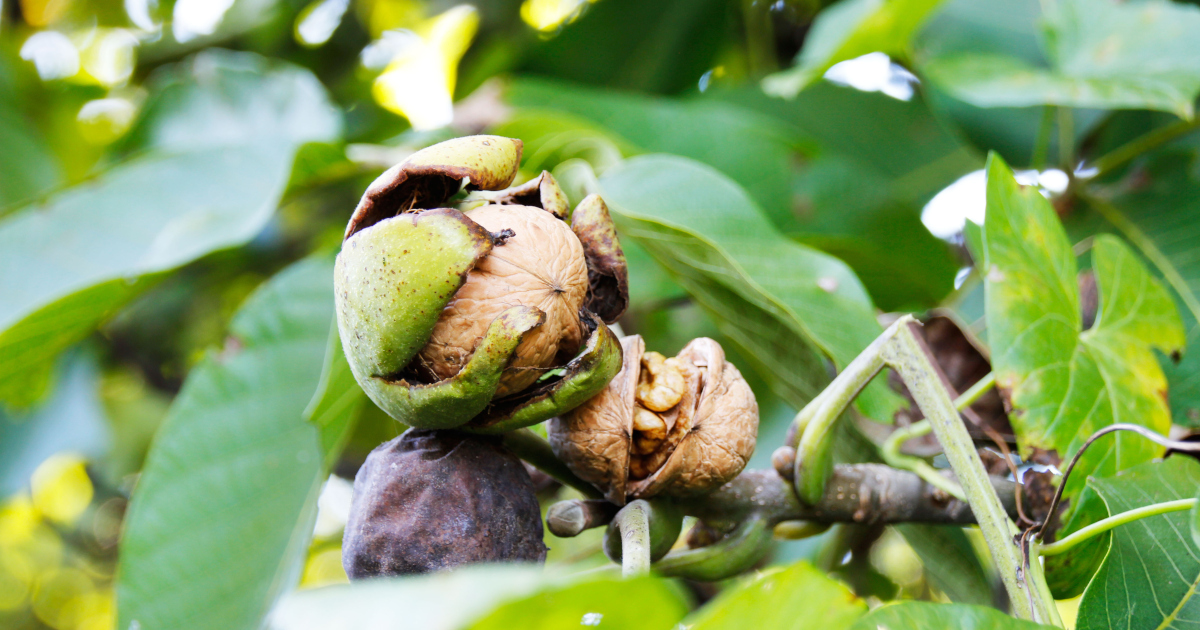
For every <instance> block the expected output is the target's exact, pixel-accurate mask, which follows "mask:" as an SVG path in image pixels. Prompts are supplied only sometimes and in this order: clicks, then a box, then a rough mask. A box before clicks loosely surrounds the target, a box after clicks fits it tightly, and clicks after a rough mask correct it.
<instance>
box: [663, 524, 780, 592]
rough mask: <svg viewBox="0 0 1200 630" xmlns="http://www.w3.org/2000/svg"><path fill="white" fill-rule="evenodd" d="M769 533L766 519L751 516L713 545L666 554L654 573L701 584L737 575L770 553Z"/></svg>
mask: <svg viewBox="0 0 1200 630" xmlns="http://www.w3.org/2000/svg"><path fill="white" fill-rule="evenodd" d="M771 531H772V529H771V527H770V523H769V522H768V520H767V518H766V517H764V516H763V515H761V514H754V515H751V516H750V517H749V518H747V519H746V520H745V521H742V523H741V524H740V525H738V527H737V529H735V530H733V532H732V533H730V534H729V535H728V536H726V537H725V538H724V539H723V540H721V541H720V542H718V543H716V544H713V545H709V546H707V547H700V548H699V549H689V550H687V551H676V552H673V553H670V554H667V556H666V557H665V558H663V559H662V560H659V561H658V562H655V563H654V572H655V573H658V574H659V575H664V576H667V577H681V578H686V579H689V580H699V581H702V582H714V581H716V580H723V579H725V578H727V577H732V576H734V575H738V574H739V573H743V572H745V571H748V570H750V569H751V568H753V567H754V565H756V564H758V562H759V561H760V560H762V559H763V557H764V556H766V554H767V552H768V551H770V549H771Z"/></svg>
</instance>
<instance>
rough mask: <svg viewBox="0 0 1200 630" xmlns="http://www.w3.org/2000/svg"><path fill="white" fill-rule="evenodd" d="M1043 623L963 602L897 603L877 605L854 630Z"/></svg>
mask: <svg viewBox="0 0 1200 630" xmlns="http://www.w3.org/2000/svg"><path fill="white" fill-rule="evenodd" d="M1053 627H1054V626H1045V625H1042V624H1040V623H1033V622H1032V621H1023V620H1021V619H1014V618H1013V617H1010V616H1008V615H1006V614H1004V613H1002V612H1000V611H999V610H996V609H995V608H985V607H983V606H969V605H967V604H934V603H932V602H897V603H894V604H888V605H886V606H883V607H882V608H877V609H875V610H874V611H872V612H871V614H869V615H867V616H866V617H863V618H862V619H859V620H858V623H857V624H855V626H854V630H927V629H929V628H963V629H964V630H966V629H970V630H1041V629H1047V630H1048V629H1050V628H1053Z"/></svg>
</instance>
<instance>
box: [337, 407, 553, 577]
mask: <svg viewBox="0 0 1200 630" xmlns="http://www.w3.org/2000/svg"><path fill="white" fill-rule="evenodd" d="M545 559H546V545H545V544H543V543H542V521H541V512H540V510H539V507H538V501H537V496H536V494H535V493H534V487H533V482H532V481H531V480H530V478H529V473H528V472H526V470H525V468H524V466H523V465H522V464H521V460H519V459H517V458H516V457H515V456H513V455H512V454H511V453H509V452H508V451H506V450H504V449H503V448H502V447H500V446H499V444H498V441H497V440H496V439H494V438H487V437H479V436H472V435H468V434H465V433H459V432H455V431H429V430H424V429H409V430H408V431H406V432H405V433H404V434H403V435H401V436H400V437H398V438H396V439H394V440H392V441H390V442H387V443H385V444H382V445H380V446H379V447H378V448H376V449H375V450H374V451H372V452H371V454H370V455H369V456H368V457H367V461H366V462H365V463H364V464H363V466H362V468H360V469H359V471H358V474H357V475H356V476H355V478H354V497H353V499H352V501H351V505H350V518H349V521H348V522H347V523H346V533H345V535H344V538H343V541H342V563H343V565H344V566H345V569H346V574H347V575H348V576H349V577H350V578H351V579H361V578H369V577H378V576H386V575H407V574H413V573H425V572H429V571H436V570H440V569H447V568H450V567H455V566H460V565H466V564H474V563H479V562H543V561H545Z"/></svg>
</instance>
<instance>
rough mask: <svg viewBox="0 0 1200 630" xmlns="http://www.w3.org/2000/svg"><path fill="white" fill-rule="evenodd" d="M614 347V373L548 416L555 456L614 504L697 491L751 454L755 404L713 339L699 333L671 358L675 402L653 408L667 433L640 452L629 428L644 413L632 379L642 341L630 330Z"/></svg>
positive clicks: (718, 481)
mask: <svg viewBox="0 0 1200 630" xmlns="http://www.w3.org/2000/svg"><path fill="white" fill-rule="evenodd" d="M621 345H622V348H623V351H624V359H623V364H622V368H621V372H620V373H619V374H618V375H617V376H616V377H615V378H613V380H612V381H610V382H609V384H608V385H607V386H606V387H605V388H604V389H603V390H601V391H600V393H599V394H597V395H596V396H595V397H593V398H592V399H591V400H589V401H588V402H586V403H584V404H583V405H581V406H580V407H578V408H576V409H575V410H573V411H571V412H569V413H567V414H564V415H562V416H560V417H559V418H555V419H553V420H551V421H550V425H549V436H550V444H551V445H552V446H553V448H554V452H555V454H556V455H557V456H558V457H559V459H561V460H563V461H564V462H565V463H566V464H567V466H568V467H570V468H571V470H572V471H573V472H574V473H575V474H576V475H578V476H579V477H580V478H582V479H584V480H585V481H587V482H589V483H591V484H593V485H595V486H596V487H597V488H599V489H600V490H601V491H602V492H604V494H605V497H606V498H608V500H609V501H612V502H614V503H617V504H618V505H623V504H624V503H625V502H626V501H627V500H632V499H648V498H650V497H653V496H657V495H667V496H693V495H698V494H705V493H707V492H711V491H713V490H716V489H717V488H719V487H721V486H722V485H724V484H725V483H726V482H728V481H729V480H731V479H733V478H734V477H736V476H737V475H738V473H740V472H741V471H742V469H743V468H745V466H746V462H748V461H749V460H750V456H751V455H752V454H753V453H754V443H755V439H756V437H757V433H758V403H757V402H756V401H755V399H754V392H753V391H751V390H750V386H749V385H748V384H747V383H746V380H745V378H743V377H742V375H741V373H740V372H738V370H737V368H736V367H734V366H733V364H731V363H729V362H728V361H726V360H725V352H724V350H722V349H721V346H720V344H718V343H717V342H716V341H713V340H712V339H708V338H704V337H701V338H699V339H694V340H692V342H691V343H689V344H688V345H687V346H686V347H684V349H683V350H682V351H680V353H679V354H678V355H677V356H676V364H677V365H679V366H680V369H681V370H682V371H683V372H684V373H685V377H684V382H685V386H684V390H683V392H682V396H681V399H680V401H679V403H678V404H676V405H675V407H673V408H672V409H670V410H668V411H665V412H661V413H660V414H659V415H660V417H662V418H663V419H664V420H665V422H666V424H667V427H668V432H667V437H666V438H665V440H663V441H662V443H661V445H660V446H659V447H658V448H656V449H655V450H653V451H652V452H651V453H649V454H645V455H642V454H641V451H640V450H639V449H638V448H637V445H636V444H635V442H637V441H638V440H639V439H640V438H641V437H642V436H641V435H640V434H639V433H638V432H636V431H635V429H634V415H635V413H636V412H638V411H644V408H642V407H641V406H640V404H639V403H638V400H637V395H638V383H639V380H642V381H643V382H644V380H645V379H642V378H641V376H642V374H641V372H642V369H643V361H642V359H643V355H644V354H645V344H644V343H643V341H642V338H641V337H640V336H637V335H632V336H629V337H625V338H623V339H622V340H621ZM639 469H641V470H639ZM638 472H643V473H647V474H645V476H641V475H638V474H636V473H638ZM638 477H641V478H638Z"/></svg>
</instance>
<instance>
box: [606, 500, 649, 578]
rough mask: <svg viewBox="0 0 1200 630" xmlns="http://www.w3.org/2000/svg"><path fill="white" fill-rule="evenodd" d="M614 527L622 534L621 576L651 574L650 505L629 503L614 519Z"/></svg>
mask: <svg viewBox="0 0 1200 630" xmlns="http://www.w3.org/2000/svg"><path fill="white" fill-rule="evenodd" d="M612 526H613V527H615V528H616V529H617V530H618V531H619V532H621V575H622V576H624V577H627V578H628V577H639V576H642V575H646V574H648V573H650V504H648V503H646V502H645V501H642V500H640V499H639V500H637V501H634V502H632V503H629V504H628V505H626V506H625V507H623V508H621V511H620V512H617V515H616V516H615V517H613V522H612Z"/></svg>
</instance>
